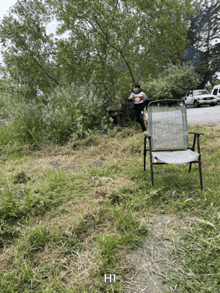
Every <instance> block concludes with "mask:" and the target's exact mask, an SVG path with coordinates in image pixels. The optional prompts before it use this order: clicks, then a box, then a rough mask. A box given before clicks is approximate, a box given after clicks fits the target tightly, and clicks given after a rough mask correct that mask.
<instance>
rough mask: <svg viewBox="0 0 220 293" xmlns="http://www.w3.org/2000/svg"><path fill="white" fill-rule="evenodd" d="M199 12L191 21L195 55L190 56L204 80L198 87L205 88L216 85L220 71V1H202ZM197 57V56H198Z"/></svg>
mask: <svg viewBox="0 0 220 293" xmlns="http://www.w3.org/2000/svg"><path fill="white" fill-rule="evenodd" d="M198 4H199V7H200V9H199V12H198V14H197V15H196V16H194V17H193V18H192V20H191V25H190V28H189V32H188V38H189V40H190V42H191V44H190V48H188V51H189V50H191V51H192V52H193V53H192V54H191V56H190V59H191V60H193V59H194V60H195V61H194V62H193V63H194V65H195V66H196V70H197V72H198V73H199V74H200V75H201V77H202V80H201V83H200V84H199V85H198V87H199V88H204V87H205V85H206V84H207V82H208V81H209V82H210V83H211V84H214V81H215V73H216V71H218V70H220V55H219V53H220V42H219V36H220V1H219V0H213V1H208V0H200V1H199V2H198ZM196 55H197V56H196Z"/></svg>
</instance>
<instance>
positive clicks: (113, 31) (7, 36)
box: [0, 0, 194, 98]
mask: <svg viewBox="0 0 220 293" xmlns="http://www.w3.org/2000/svg"><path fill="white" fill-rule="evenodd" d="M13 13H14V16H13ZM193 13H194V11H193V9H192V8H191V3H190V1H189V0H181V1H180V0H179V1H176V0H166V1H165V0H156V1H155V0H148V1H137V0H126V1H124V0H108V1H107V0H101V1H96V0H91V1H84V0H74V1H73V0H41V1H39V0H19V1H17V4H16V5H15V6H14V7H13V9H11V12H10V14H9V16H7V17H4V19H3V21H2V24H1V26H0V37H1V42H2V43H3V46H4V47H5V48H7V51H6V52H5V53H3V57H4V62H5V64H6V67H5V70H6V72H7V73H9V75H11V76H13V80H14V83H17V84H19V87H21V90H23V92H24V94H25V96H28V97H30V96H31V97H32V98H33V97H36V96H37V95H38V94H39V92H43V93H44V94H45V95H46V96H47V95H48V94H49V92H50V90H51V89H52V88H54V87H56V86H59V85H61V84H64V85H68V84H71V83H72V82H73V81H74V82H78V83H80V84H83V83H86V82H87V81H92V83H93V84H94V85H96V93H97V95H98V96H107V95H115V94H116V92H117V93H118V94H119V95H123V93H125V95H127V92H128V90H130V84H131V83H132V82H135V81H142V80H145V79H146V78H147V77H148V76H149V74H151V75H152V76H155V75H157V74H158V72H160V70H161V68H162V66H163V65H164V64H165V63H166V62H168V61H175V60H177V56H178V54H180V53H181V52H182V51H183V49H184V48H185V45H186V32H187V25H188V22H189V19H190V18H191V17H192V15H193ZM53 17H55V18H56V19H57V20H58V21H59V23H60V25H59V28H58V30H57V32H56V34H57V36H61V35H62V34H63V33H64V32H67V31H68V32H69V38H68V39H66V40H62V39H58V38H55V39H53V36H52V35H50V36H47V34H46V25H47V24H48V23H49V21H50V20H51V19H52V18H53Z"/></svg>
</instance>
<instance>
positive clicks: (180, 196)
mask: <svg viewBox="0 0 220 293" xmlns="http://www.w3.org/2000/svg"><path fill="white" fill-rule="evenodd" d="M57 123H58V122H57ZM59 123H60V122H59ZM14 125H15V124H14ZM33 125H34V124H33ZM13 127H14V126H13ZM13 127H12V128H10V129H11V131H12V132H13V133H12V136H10V135H9V137H10V138H12V137H14V138H13V139H14V142H13V143H12V144H14V150H17V151H14V153H11V152H8V151H7V148H6V149H5V150H4V149H3V150H2V157H1V163H0V164H1V169H0V170H1V171H0V185H1V189H0V221H1V222H0V224H1V229H0V233H1V234H0V251H1V254H2V256H3V258H1V268H0V291H1V292H123V284H124V282H125V280H129V277H130V276H131V273H132V270H133V268H132V267H131V265H130V263H128V262H127V261H126V257H125V256H126V253H128V252H129V251H130V250H134V249H136V248H137V247H141V246H142V245H143V243H144V241H145V240H146V239H147V237H148V226H147V224H146V223H145V222H143V221H141V220H140V218H146V217H148V215H149V214H150V213H151V212H154V213H163V214H164V213H166V214H175V215H176V216H177V217H179V218H180V219H181V218H182V219H184V218H185V217H186V216H187V217H191V218H192V219H194V220H193V221H192V222H191V225H190V226H189V227H188V228H187V229H184V230H182V231H181V234H182V236H181V243H180V245H179V246H178V250H177V254H178V258H177V259H176V265H177V268H179V270H178V269H177V270H176V271H175V270H174V271H173V272H167V278H168V281H169V283H170V284H171V285H173V287H175V286H176V287H177V290H178V292H219V291H220V278H219V273H220V271H219V249H220V242H219V241H220V240H219V232H220V231H219V227H220V223H219V221H220V217H219V214H220V202H219V198H220V191H219V182H220V180H219V179H220V178H219V166H220V164H219V160H220V151H219V141H220V131H219V130H218V129H209V128H205V127H192V128H190V130H191V131H202V132H204V133H205V135H204V136H202V137H201V139H200V141H201V153H202V163H203V183H204V190H203V191H201V190H200V185H199V172H198V166H193V167H192V170H191V173H190V174H189V173H188V166H186V165H182V166H168V165H167V166H162V167H161V166H159V167H158V166H155V177H154V179H155V188H154V189H152V187H151V180H150V171H149V159H147V164H148V165H147V169H146V171H145V172H144V171H143V152H142V149H143V137H142V136H141V133H140V132H139V133H138V135H135V136H132V135H133V134H135V133H137V132H138V131H137V129H136V128H134V129H133V130H132V131H131V132H129V131H128V130H127V129H123V131H122V132H119V133H118V136H116V139H115V136H114V135H112V140H114V141H113V142H112V143H111V137H110V138H109V139H107V138H106V140H105V141H104V142H103V136H99V134H98V133H96V134H95V135H91V136H90V137H88V138H87V140H83V141H82V140H81V141H82V142H81V141H80V140H78V141H76V142H75V143H74V144H73V147H72V150H71V151H69V152H70V154H69V155H68V156H67V160H68V159H70V158H71V156H74V155H76V156H77V157H78V158H79V159H80V156H82V157H81V161H82V162H84V161H86V160H88V162H90V160H92V159H95V158H96V160H97V158H99V157H100V155H101V154H103V156H104V157H106V158H107V156H109V157H108V160H107V162H106V161H105V164H103V166H101V167H99V168H88V166H87V167H82V168H81V169H80V170H78V171H77V172H75V173H70V172H65V171H62V170H56V169H52V168H50V167H47V168H45V169H44V170H43V169H42V170H38V171H36V172H32V173H31V172H29V173H28V171H24V170H27V169H28V164H29V163H30V162H31V160H32V159H33V158H36V157H34V156H35V155H36V156H37V154H38V152H37V150H32V151H31V150H30V149H29V148H28V147H26V150H27V152H24V151H19V148H17V146H18V145H17V141H19V140H16V139H17V138H18V137H19V135H20V134H21V133H20V132H19V131H18V128H16V127H15V128H13ZM39 127H40V126H39ZM51 127H52V126H51ZM15 131H17V133H15ZM22 131H23V130H22ZM22 133H23V134H24V132H22ZM23 134H22V135H23ZM35 134H36V132H35ZM22 135H21V136H22ZM115 135H116V134H115ZM26 138H27V139H28V140H27V141H26V140H24V139H22V140H20V142H19V143H20V146H22V148H23V150H24V144H27V143H29V139H30V138H31V135H30V137H27V136H26ZM35 138H36V140H37V141H38V139H40V138H39V137H38V138H37V136H35ZM81 138H82V137H81ZM192 138H193V137H192ZM192 138H191V141H190V143H192ZM5 139H6V133H5V132H4V130H3V132H2V133H1V141H3V140H5ZM210 140H211V142H212V143H211V144H210ZM109 141H110V142H109ZM8 142H9V140H8ZM32 143H34V140H32ZM81 143H83V144H84V145H85V147H86V149H85V150H84V152H81V151H80V149H79V146H80V144H81ZM12 144H11V145H12ZM29 145H31V144H29ZM65 148H66V146H63V150H64V149H65ZM122 149H123V151H121V150H122ZM39 150H40V147H39ZM90 150H91V153H90V152H89V151H90ZM4 151H5V152H4ZM111 152H112V154H111V155H110V153H111ZM96 153H97V154H98V155H97V156H96ZM57 155H58V154H57ZM47 156H48V157H49V156H50V155H49V154H46V153H45V158H44V159H45V162H46V157H47ZM117 156H118V158H119V157H120V158H119V159H120V161H114V160H115V159H116V157H117ZM35 163H36V164H37V161H35ZM110 273H111V274H116V275H117V277H118V280H117V282H116V283H114V284H110V283H108V282H107V283H105V282H104V274H110Z"/></svg>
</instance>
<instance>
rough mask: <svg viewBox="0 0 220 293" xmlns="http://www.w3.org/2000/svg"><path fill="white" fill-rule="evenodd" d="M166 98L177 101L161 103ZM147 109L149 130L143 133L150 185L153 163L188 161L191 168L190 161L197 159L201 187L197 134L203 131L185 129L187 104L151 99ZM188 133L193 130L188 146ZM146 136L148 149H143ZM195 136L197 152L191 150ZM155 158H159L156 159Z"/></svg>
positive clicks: (195, 161)
mask: <svg viewBox="0 0 220 293" xmlns="http://www.w3.org/2000/svg"><path fill="white" fill-rule="evenodd" d="M167 102H170V103H172V104H173V103H175V104H176V105H175V106H172V107H167V106H165V107H162V106H161V104H163V103H167ZM170 103H169V105H170ZM158 105H160V107H159V106H158ZM147 111H148V132H149V133H147V134H146V133H144V171H145V165H146V152H147V151H149V152H150V167H151V183H152V186H154V178H153V165H158V164H187V163H189V164H190V165H189V172H190V170H191V166H192V164H193V163H198V164H199V175H200V185H201V190H202V188H203V186H202V167H201V154H200V145H199V136H200V135H203V134H204V133H201V132H188V131H187V116H186V105H185V104H184V103H181V101H179V100H159V101H153V102H150V103H149V104H148V108H147ZM188 133H190V134H194V140H193V146H192V147H191V148H189V147H188ZM147 138H148V140H149V149H146V139H147ZM196 140H197V153H196V152H194V150H195V143H196ZM153 158H154V162H153ZM157 160H158V161H160V162H156V161H157Z"/></svg>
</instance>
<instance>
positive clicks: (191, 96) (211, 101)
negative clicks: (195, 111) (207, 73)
mask: <svg viewBox="0 0 220 293" xmlns="http://www.w3.org/2000/svg"><path fill="white" fill-rule="evenodd" d="M183 100H184V101H185V104H186V106H188V105H193V107H194V108H197V107H200V106H201V105H210V106H215V105H217V97H216V96H214V95H212V94H210V93H209V92H208V91H207V90H194V91H190V92H189V93H188V94H187V95H186V96H185V97H184V98H183Z"/></svg>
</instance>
